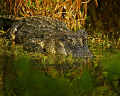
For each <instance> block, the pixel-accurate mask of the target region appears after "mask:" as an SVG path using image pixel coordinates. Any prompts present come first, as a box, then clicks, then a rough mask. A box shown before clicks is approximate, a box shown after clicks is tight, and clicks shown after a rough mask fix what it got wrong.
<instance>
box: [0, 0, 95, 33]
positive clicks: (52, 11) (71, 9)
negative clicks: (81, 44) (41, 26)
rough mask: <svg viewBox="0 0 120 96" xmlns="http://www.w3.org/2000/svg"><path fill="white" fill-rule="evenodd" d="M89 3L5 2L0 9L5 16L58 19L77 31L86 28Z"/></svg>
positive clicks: (71, 0) (73, 0) (66, 0)
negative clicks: (37, 16) (38, 16)
mask: <svg viewBox="0 0 120 96" xmlns="http://www.w3.org/2000/svg"><path fill="white" fill-rule="evenodd" d="M89 1H90V0H88V1H86V0H15V1H14V0H3V1H2V3H1V7H0V8H1V10H2V14H3V15H8V14H9V15H15V17H16V18H18V17H29V16H35V15H40V16H48V17H52V18H56V19H58V20H60V21H63V22H65V23H66V24H67V25H68V27H69V28H70V29H71V30H73V31H76V30H78V29H81V28H83V27H84V24H85V20H86V16H87V3H88V2H89ZM95 1H96V0H95ZM3 5H4V6H3Z"/></svg>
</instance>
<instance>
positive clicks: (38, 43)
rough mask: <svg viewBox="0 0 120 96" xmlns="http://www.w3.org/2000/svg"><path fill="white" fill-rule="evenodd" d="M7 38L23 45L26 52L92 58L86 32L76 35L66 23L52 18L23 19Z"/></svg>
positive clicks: (8, 33)
mask: <svg viewBox="0 0 120 96" xmlns="http://www.w3.org/2000/svg"><path fill="white" fill-rule="evenodd" d="M7 38H8V39H10V40H11V41H15V43H16V44H23V49H24V50H26V51H32V52H36V51H40V52H41V53H53V54H64V55H72V56H73V57H85V56H89V57H92V54H91V53H90V51H89V48H88V46H87V32H86V31H84V30H78V31H77V32H75V33H74V32H72V31H71V30H70V29H69V28H68V27H67V25H66V24H65V23H63V22H61V21H58V20H56V19H53V18H50V17H27V18H23V19H21V20H19V21H18V22H15V23H14V24H13V25H12V26H11V28H10V30H9V31H8V32H7Z"/></svg>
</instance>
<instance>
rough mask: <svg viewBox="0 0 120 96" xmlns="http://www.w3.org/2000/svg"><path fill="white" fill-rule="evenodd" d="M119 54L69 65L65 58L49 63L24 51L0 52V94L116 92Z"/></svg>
mask: <svg viewBox="0 0 120 96" xmlns="http://www.w3.org/2000/svg"><path fill="white" fill-rule="evenodd" d="M119 57H120V55H115V56H113V57H111V58H113V59H109V58H107V59H105V60H103V61H101V62H100V63H101V65H100V66H98V67H95V66H92V62H94V60H92V61H91V62H86V63H85V64H83V63H80V62H79V64H77V63H76V62H75V63H74V64H75V65H71V64H70V62H69V63H68V64H67V61H64V64H60V63H59V64H52V63H51V65H50V64H46V63H45V59H42V60H39V59H36V58H33V57H32V58H29V56H28V55H27V54H20V55H17V56H16V55H15V54H13V55H7V54H1V55H0V76H1V77H0V91H1V93H0V95H1V96H117V95H118V94H120V93H119V91H120V71H119V69H120V62H119ZM46 60H47V59H46ZM109 60H112V61H111V63H109ZM40 63H44V64H40ZM114 63H115V64H114ZM1 80H2V81H1Z"/></svg>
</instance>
